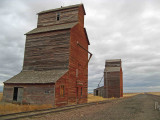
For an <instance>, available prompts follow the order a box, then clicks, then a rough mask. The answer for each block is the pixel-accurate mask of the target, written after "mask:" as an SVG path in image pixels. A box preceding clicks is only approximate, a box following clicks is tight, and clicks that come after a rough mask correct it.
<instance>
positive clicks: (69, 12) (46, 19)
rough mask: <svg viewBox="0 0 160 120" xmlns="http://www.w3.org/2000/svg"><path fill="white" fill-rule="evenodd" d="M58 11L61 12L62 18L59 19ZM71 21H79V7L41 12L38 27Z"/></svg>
mask: <svg viewBox="0 0 160 120" xmlns="http://www.w3.org/2000/svg"><path fill="white" fill-rule="evenodd" d="M57 13H60V20H58V21H57ZM71 22H78V8H72V9H66V10H60V11H54V12H48V13H43V14H39V15H38V25H37V27H44V26H51V25H56V24H64V23H65V24H66V23H71Z"/></svg>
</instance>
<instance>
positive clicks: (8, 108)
mask: <svg viewBox="0 0 160 120" xmlns="http://www.w3.org/2000/svg"><path fill="white" fill-rule="evenodd" d="M2 95H3V94H2V93H0V100H1V99H2ZM48 108H52V105H18V104H12V103H6V102H0V115H3V114H10V113H18V112H26V111H34V110H41V109H48Z"/></svg>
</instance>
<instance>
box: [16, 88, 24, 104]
mask: <svg viewBox="0 0 160 120" xmlns="http://www.w3.org/2000/svg"><path fill="white" fill-rule="evenodd" d="M22 99H23V88H18V96H17V102H20V103H21V102H22Z"/></svg>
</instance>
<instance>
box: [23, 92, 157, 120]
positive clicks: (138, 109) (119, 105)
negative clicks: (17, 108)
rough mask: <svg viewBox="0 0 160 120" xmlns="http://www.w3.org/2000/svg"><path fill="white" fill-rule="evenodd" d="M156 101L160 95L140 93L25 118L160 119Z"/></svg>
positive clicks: (54, 119)
mask: <svg viewBox="0 0 160 120" xmlns="http://www.w3.org/2000/svg"><path fill="white" fill-rule="evenodd" d="M155 101H158V102H159V103H160V96H156V95H150V94H139V95H136V96H132V97H129V98H124V99H117V100H113V101H112V102H111V103H105V104H97V105H92V106H87V107H83V108H78V109H74V110H68V111H65V112H58V113H50V114H46V115H41V116H37V117H30V118H25V119H24V118H23V120H30V119H33V120H160V111H158V110H154V102H155Z"/></svg>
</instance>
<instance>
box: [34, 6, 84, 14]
mask: <svg viewBox="0 0 160 120" xmlns="http://www.w3.org/2000/svg"><path fill="white" fill-rule="evenodd" d="M81 5H82V7H83V9H84V6H83V4H76V5H70V6H66V7H62V6H61V8H56V9H50V10H45V11H42V12H39V13H37V14H43V13H48V12H54V11H60V10H65V9H71V8H76V7H79V6H81ZM84 14H85V15H86V12H85V9H84Z"/></svg>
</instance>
